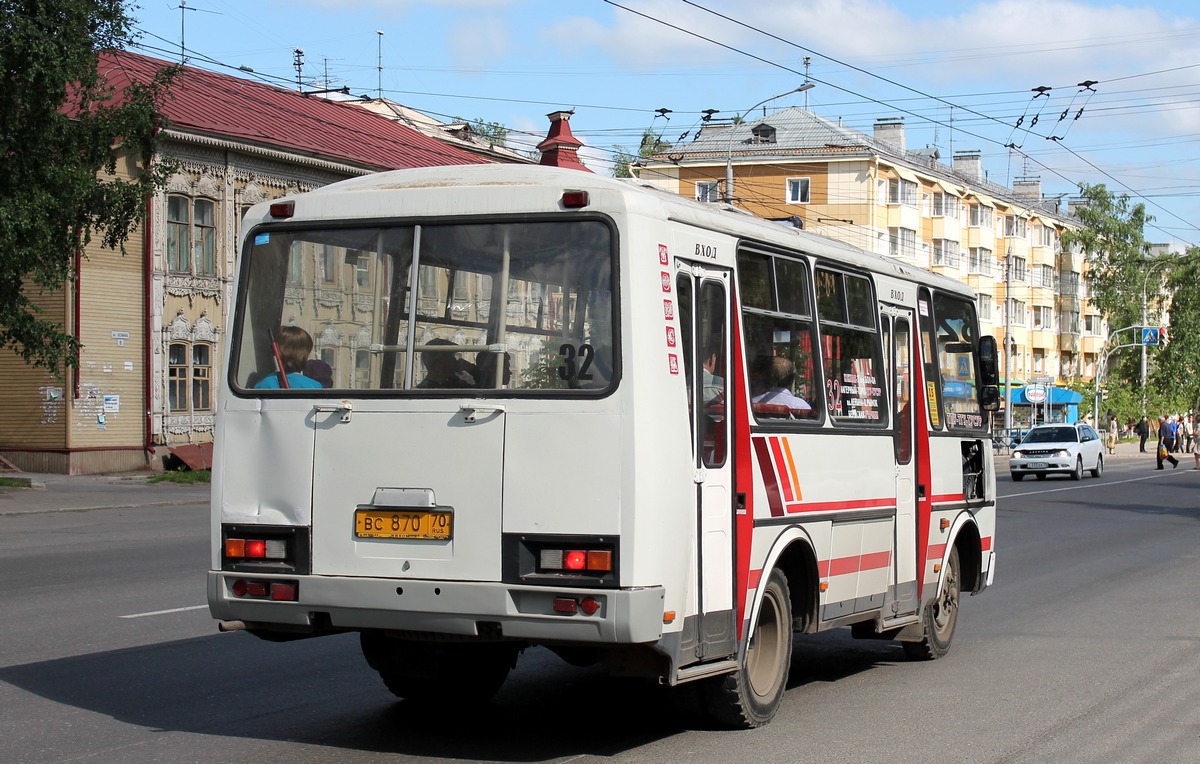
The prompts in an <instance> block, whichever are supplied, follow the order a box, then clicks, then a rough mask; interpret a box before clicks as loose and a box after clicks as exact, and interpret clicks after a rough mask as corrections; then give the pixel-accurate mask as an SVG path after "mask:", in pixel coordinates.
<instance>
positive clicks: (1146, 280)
mask: <svg viewBox="0 0 1200 764" xmlns="http://www.w3.org/2000/svg"><path fill="white" fill-rule="evenodd" d="M1168 262H1170V261H1169V260H1159V261H1158V262H1156V263H1154V264H1153V265H1151V266H1150V267H1149V268H1147V269H1146V277H1145V278H1144V279H1142V329H1145V328H1146V321H1148V320H1149V319H1148V318H1147V316H1146V288H1147V286H1149V284H1150V274H1151V273H1153V272H1154V269H1155V268H1157V267H1158V266H1160V265H1166V264H1167V263H1168ZM1142 416H1146V345H1145V344H1143V345H1142Z"/></svg>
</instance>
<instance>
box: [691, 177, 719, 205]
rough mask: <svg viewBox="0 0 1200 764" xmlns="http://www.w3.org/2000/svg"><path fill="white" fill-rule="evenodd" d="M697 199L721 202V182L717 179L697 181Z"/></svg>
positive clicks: (699, 200)
mask: <svg viewBox="0 0 1200 764" xmlns="http://www.w3.org/2000/svg"><path fill="white" fill-rule="evenodd" d="M696 201H698V202H719V201H721V183H720V181H716V180H698V181H696Z"/></svg>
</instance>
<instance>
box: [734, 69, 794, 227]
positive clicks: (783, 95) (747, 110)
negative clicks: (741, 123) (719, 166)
mask: <svg viewBox="0 0 1200 764" xmlns="http://www.w3.org/2000/svg"><path fill="white" fill-rule="evenodd" d="M815 87H816V85H815V84H814V83H812V82H806V83H804V84H803V85H801V86H800V87H798V88H793V89H791V90H789V91H787V92H786V93H780V94H779V95H773V96H771V97H770V98H764V99H762V100H761V101H759V102H758V103H756V104H754V105H753V106H751V107H750V108H749V109H746V111H745V112H744V113H745V114H749V113H750V112H752V111H754V110H755V109H757V108H758V107H759V106H762V105H763V104H764V103H767V102H768V101H774V100H775V99H777V98H783V97H785V96H790V95H792V94H793V93H803V92H804V91H806V90H812V89H813V88H815ZM736 129H737V124H731V125H730V126H729V150H728V151H727V152H726V154H725V198H724V199H723V200H722V201H724V202H725V203H727V204H733V132H734V130H736Z"/></svg>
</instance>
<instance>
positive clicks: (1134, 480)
mask: <svg viewBox="0 0 1200 764" xmlns="http://www.w3.org/2000/svg"><path fill="white" fill-rule="evenodd" d="M1160 477H1166V476H1165V475H1146V476H1145V477H1136V478H1129V479H1128V480H1111V481H1108V482H1105V483H1100V484H1096V483H1092V482H1090V481H1089V482H1088V483H1085V484H1084V485H1068V486H1063V487H1062V488H1046V489H1044V490H1041V491H1023V492H1020V493H1006V494H1003V495H1002V496H1000V498H1001V499H1011V498H1013V497H1016V496H1037V495H1038V494H1040V493H1057V492H1058V491H1079V490H1082V489H1084V488H1102V487H1104V486H1109V485H1121V484H1122V483H1138V482H1140V481H1142V480H1154V479H1155V478H1160Z"/></svg>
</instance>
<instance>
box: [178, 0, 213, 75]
mask: <svg viewBox="0 0 1200 764" xmlns="http://www.w3.org/2000/svg"><path fill="white" fill-rule="evenodd" d="M175 7H176V8H178V9H179V63H181V64H186V63H187V57H186V51H187V45H186V40H187V13H186V11H203V12H204V13H211V14H213V15H214V16H220V15H221V14H220V13H218V12H217V11H210V10H208V9H207V8H191V7H189V6H188V4H187V0H179V5H177V6H175Z"/></svg>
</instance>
